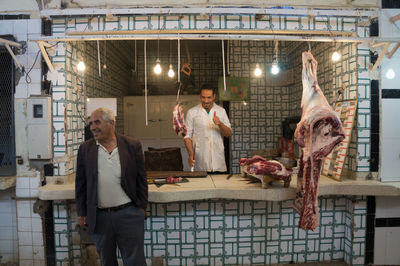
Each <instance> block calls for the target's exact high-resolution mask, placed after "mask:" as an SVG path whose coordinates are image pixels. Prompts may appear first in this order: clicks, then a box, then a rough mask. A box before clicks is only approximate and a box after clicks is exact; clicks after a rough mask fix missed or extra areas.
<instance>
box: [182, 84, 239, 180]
mask: <svg viewBox="0 0 400 266" xmlns="http://www.w3.org/2000/svg"><path fill="white" fill-rule="evenodd" d="M215 97H216V94H215V91H214V89H213V87H211V86H210V85H203V86H202V88H201V91H200V100H201V103H200V104H199V105H196V106H194V107H192V108H191V109H190V110H189V111H188V112H187V114H186V119H185V124H186V128H187V134H186V136H185V138H184V141H185V146H186V149H187V152H188V154H189V159H188V162H189V165H190V166H191V167H193V166H194V170H196V171H207V172H209V173H214V172H226V170H227V169H226V164H225V153H224V143H223V137H227V138H229V137H230V136H231V135H232V129H231V124H230V122H229V119H228V116H227V114H226V112H225V109H224V108H222V107H220V106H218V105H217V104H215V103H214V100H215Z"/></svg>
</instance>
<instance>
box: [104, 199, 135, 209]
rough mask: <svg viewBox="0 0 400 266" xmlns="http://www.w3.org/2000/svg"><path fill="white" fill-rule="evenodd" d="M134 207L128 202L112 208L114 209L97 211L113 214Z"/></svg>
mask: <svg viewBox="0 0 400 266" xmlns="http://www.w3.org/2000/svg"><path fill="white" fill-rule="evenodd" d="M132 205H134V204H133V202H132V201H131V202H128V203H125V204H122V205H119V206H114V207H109V208H97V209H98V210H99V211H105V212H115V211H119V210H122V209H124V208H126V207H129V206H132Z"/></svg>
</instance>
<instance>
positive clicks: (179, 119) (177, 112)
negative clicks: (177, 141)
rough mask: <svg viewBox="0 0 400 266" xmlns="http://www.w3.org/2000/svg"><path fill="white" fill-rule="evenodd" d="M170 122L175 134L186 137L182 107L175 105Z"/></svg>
mask: <svg viewBox="0 0 400 266" xmlns="http://www.w3.org/2000/svg"><path fill="white" fill-rule="evenodd" d="M172 122H173V127H174V130H175V132H176V134H177V135H178V136H182V137H184V136H186V134H187V129H186V126H185V118H184V114H183V110H182V107H181V106H180V105H179V104H177V105H175V107H174V111H173V112H172Z"/></svg>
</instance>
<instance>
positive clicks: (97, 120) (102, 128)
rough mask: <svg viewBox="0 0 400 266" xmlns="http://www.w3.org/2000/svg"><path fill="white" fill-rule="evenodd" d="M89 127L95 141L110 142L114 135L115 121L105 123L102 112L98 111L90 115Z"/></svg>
mask: <svg viewBox="0 0 400 266" xmlns="http://www.w3.org/2000/svg"><path fill="white" fill-rule="evenodd" d="M89 126H90V131H92V133H93V137H94V139H95V140H98V141H104V140H108V139H109V138H111V137H112V135H113V134H114V121H110V122H106V121H104V120H103V117H102V115H101V112H98V111H94V112H93V113H92V114H91V115H90V120H89Z"/></svg>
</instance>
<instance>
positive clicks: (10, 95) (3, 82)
mask: <svg viewBox="0 0 400 266" xmlns="http://www.w3.org/2000/svg"><path fill="white" fill-rule="evenodd" d="M14 74H15V72H14V62H13V59H12V57H11V55H10V54H9V53H8V51H7V50H6V49H5V47H4V46H3V47H0V176H13V175H15V134H14V88H15V81H14Z"/></svg>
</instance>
